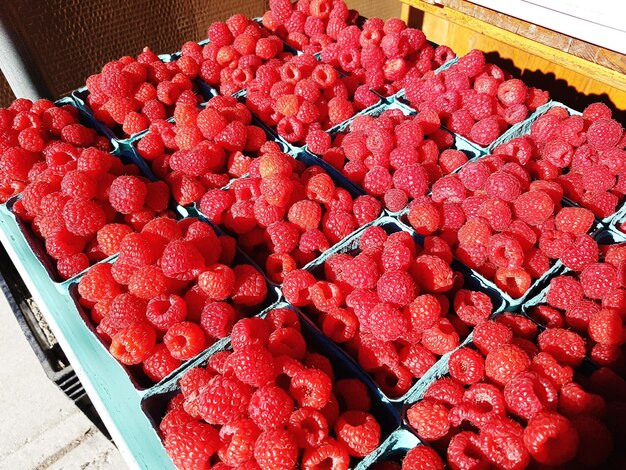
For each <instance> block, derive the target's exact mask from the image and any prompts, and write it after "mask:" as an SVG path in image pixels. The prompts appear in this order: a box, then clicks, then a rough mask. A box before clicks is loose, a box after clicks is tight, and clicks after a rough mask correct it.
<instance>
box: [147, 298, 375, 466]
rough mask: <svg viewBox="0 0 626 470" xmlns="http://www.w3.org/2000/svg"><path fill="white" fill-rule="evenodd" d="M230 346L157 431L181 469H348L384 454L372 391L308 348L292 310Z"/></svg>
mask: <svg viewBox="0 0 626 470" xmlns="http://www.w3.org/2000/svg"><path fill="white" fill-rule="evenodd" d="M231 346H232V352H231V351H230V350H226V351H221V352H217V353H215V354H213V355H212V356H211V357H210V358H209V360H208V363H207V365H206V367H199V368H196V369H192V370H190V371H189V372H187V374H186V375H185V376H184V377H183V378H182V379H181V380H180V382H179V385H180V390H181V393H180V394H178V395H176V396H174V398H172V400H171V401H170V402H169V405H168V410H167V413H166V415H165V417H164V418H163V420H162V421H161V423H160V426H159V428H160V430H161V432H162V436H163V439H164V441H165V449H166V451H167V453H168V454H169V455H170V457H171V458H172V460H173V461H174V464H175V465H176V466H177V467H178V468H180V469H189V468H208V467H209V466H211V465H215V466H214V467H211V468H234V467H236V468H242V469H244V468H245V469H253V468H258V469H261V470H277V469H285V470H288V469H293V468H296V467H297V468H302V469H304V470H314V469H319V468H332V469H333V470H347V469H348V468H349V467H350V468H351V465H350V463H351V460H352V463H353V464H354V462H355V461H358V460H359V459H361V458H363V457H365V456H366V455H368V454H369V453H371V452H372V451H373V450H374V449H376V448H377V447H378V444H379V442H380V439H381V427H380V425H379V423H378V422H377V420H376V418H375V417H374V416H373V415H372V414H370V410H371V408H372V398H371V397H370V393H369V390H368V389H367V387H366V386H365V384H364V383H363V382H361V381H359V380H358V379H355V378H342V379H337V378H336V377H335V372H334V370H333V365H332V364H331V362H330V361H329V359H328V358H327V357H326V356H324V355H321V354H318V353H316V352H312V351H311V350H309V349H308V348H307V344H306V343H305V340H304V338H303V336H302V334H301V332H300V321H299V319H298V316H297V315H296V313H295V312H294V311H293V310H291V309H288V308H277V309H274V310H272V311H270V312H269V313H268V315H267V317H266V318H265V319H262V318H258V317H256V318H249V319H244V320H241V321H239V322H238V323H237V324H236V325H235V326H234V328H233V333H232V336H231Z"/></svg>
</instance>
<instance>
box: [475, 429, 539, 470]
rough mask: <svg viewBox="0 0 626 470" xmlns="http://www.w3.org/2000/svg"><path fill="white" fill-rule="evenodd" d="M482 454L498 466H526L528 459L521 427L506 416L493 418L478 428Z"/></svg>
mask: <svg viewBox="0 0 626 470" xmlns="http://www.w3.org/2000/svg"><path fill="white" fill-rule="evenodd" d="M480 447H481V449H482V451H483V453H484V455H485V456H486V457H487V458H488V459H489V460H490V461H491V462H492V463H493V464H494V465H496V466H498V467H500V468H510V469H515V468H519V469H521V468H526V467H527V466H528V464H529V461H530V456H529V454H528V451H527V450H526V448H525V447H524V442H523V439H522V427H521V426H520V425H519V424H518V423H516V422H514V421H512V420H509V419H506V418H495V419H493V420H491V421H489V422H488V423H487V424H485V425H484V426H483V427H482V428H481V429H480Z"/></svg>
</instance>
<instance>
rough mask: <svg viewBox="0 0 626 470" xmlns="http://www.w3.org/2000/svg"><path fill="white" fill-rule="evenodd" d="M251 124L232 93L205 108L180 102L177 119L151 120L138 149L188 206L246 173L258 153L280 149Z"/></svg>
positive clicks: (175, 117) (176, 110)
mask: <svg viewBox="0 0 626 470" xmlns="http://www.w3.org/2000/svg"><path fill="white" fill-rule="evenodd" d="M251 123H252V114H251V113H250V111H249V110H248V109H247V108H246V107H245V105H244V104H243V103H239V102H238V101H237V100H236V99H235V98H233V97H231V96H216V97H214V98H211V100H209V101H208V102H207V103H206V105H205V106H203V107H202V108H199V107H197V106H196V105H194V104H187V103H184V104H183V103H179V104H177V105H176V108H175V110H174V122H173V123H172V122H166V121H160V122H158V123H153V124H152V125H151V126H150V130H149V132H148V133H147V134H145V135H144V136H143V137H142V138H141V139H139V140H138V141H137V143H136V149H137V153H138V154H139V155H140V156H141V157H142V158H144V159H145V160H147V161H148V162H150V166H151V168H152V171H153V172H154V174H155V175H156V176H157V177H158V178H160V179H162V180H164V181H166V182H167V183H168V184H169V186H170V188H171V190H172V195H173V197H174V200H175V201H176V202H178V203H179V204H181V205H188V204H192V203H194V202H197V201H199V200H200V198H201V197H202V196H203V195H204V194H205V193H206V192H207V191H208V190H211V189H217V188H221V187H223V186H225V185H226V184H227V183H228V182H229V181H230V179H231V178H239V177H241V176H244V175H245V174H247V173H248V172H249V167H250V164H251V162H252V161H253V160H254V159H255V158H256V157H258V156H259V154H260V153H263V152H264V151H266V150H268V149H272V150H274V149H277V148H278V145H277V144H275V143H273V142H267V136H266V134H265V131H263V129H261V128H260V127H258V126H255V125H252V124H251Z"/></svg>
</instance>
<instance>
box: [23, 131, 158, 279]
mask: <svg viewBox="0 0 626 470" xmlns="http://www.w3.org/2000/svg"><path fill="white" fill-rule="evenodd" d="M48 150H49V152H50V153H49V155H50V156H51V158H50V161H51V163H53V164H51V165H46V164H45V163H43V162H42V163H41V168H38V169H36V168H35V166H38V165H40V164H39V163H36V164H35V166H34V167H33V169H32V170H31V171H30V173H29V175H33V174H34V173H37V172H38V174H37V175H36V176H35V175H33V181H32V182H30V183H28V184H27V185H26V187H25V188H24V191H23V192H22V194H21V198H20V199H19V200H18V201H16V203H15V205H14V206H13V211H14V212H15V214H16V215H17V216H18V217H19V218H20V219H21V220H22V221H24V222H27V223H29V224H30V226H31V227H32V229H33V231H34V233H35V235H37V236H38V237H40V238H42V239H43V241H44V244H45V250H46V252H47V253H48V254H49V255H50V256H51V257H52V258H53V259H54V260H55V263H56V270H57V272H58V274H59V276H60V277H61V279H69V278H71V277H73V276H75V275H76V274H78V273H80V272H81V271H83V270H85V269H87V268H88V267H89V266H90V265H91V264H93V263H95V262H98V261H101V260H103V259H105V258H106V257H107V256H111V255H114V254H116V253H117V252H118V249H119V241H120V240H121V239H122V238H123V237H124V236H126V235H127V234H129V233H131V232H134V231H135V230H140V229H141V227H142V226H143V225H144V224H145V223H146V222H147V221H148V220H151V219H153V218H154V217H155V216H156V215H157V214H164V213H166V211H167V208H168V205H169V200H170V191H169V189H168V187H167V185H166V184H165V183H163V182H162V181H154V182H152V181H149V180H148V179H146V178H144V177H142V176H139V168H138V167H137V166H136V165H134V164H132V163H131V164H128V165H124V164H123V163H122V161H121V160H120V159H119V158H117V157H115V156H113V155H111V154H109V153H107V152H104V151H102V150H98V149H97V148H95V147H87V148H84V149H80V148H77V147H74V146H71V145H69V146H68V145H67V144H65V143H60V142H57V143H52V144H50V145H49V146H48ZM44 152H45V151H44Z"/></svg>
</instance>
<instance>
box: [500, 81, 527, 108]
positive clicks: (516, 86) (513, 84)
mask: <svg viewBox="0 0 626 470" xmlns="http://www.w3.org/2000/svg"><path fill="white" fill-rule="evenodd" d="M526 91H527V90H526V85H525V84H524V82H522V81H521V80H518V79H516V78H515V79H510V80H506V81H505V82H502V83H501V84H500V86H499V87H498V92H497V94H498V99H499V100H500V101H501V102H502V104H503V105H504V106H507V107H508V106H513V105H516V104H522V103H524V101H525V100H526Z"/></svg>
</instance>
